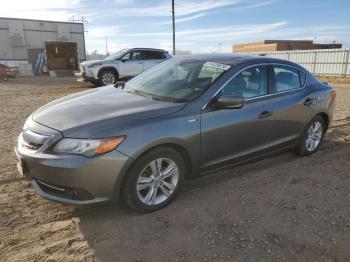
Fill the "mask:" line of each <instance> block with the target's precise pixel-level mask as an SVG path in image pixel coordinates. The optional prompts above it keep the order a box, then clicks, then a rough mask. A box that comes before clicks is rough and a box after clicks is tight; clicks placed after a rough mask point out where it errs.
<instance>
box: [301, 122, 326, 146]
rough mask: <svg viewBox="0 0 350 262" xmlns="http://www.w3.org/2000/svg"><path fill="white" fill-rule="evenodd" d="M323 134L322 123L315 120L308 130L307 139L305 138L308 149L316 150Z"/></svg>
mask: <svg viewBox="0 0 350 262" xmlns="http://www.w3.org/2000/svg"><path fill="white" fill-rule="evenodd" d="M322 135H323V129H322V124H321V123H320V122H319V121H315V122H313V123H312V124H311V126H310V127H309V130H308V131H307V135H306V140H305V147H306V150H307V151H309V152H312V151H314V150H316V148H317V147H318V145H319V144H320V142H321V139H322Z"/></svg>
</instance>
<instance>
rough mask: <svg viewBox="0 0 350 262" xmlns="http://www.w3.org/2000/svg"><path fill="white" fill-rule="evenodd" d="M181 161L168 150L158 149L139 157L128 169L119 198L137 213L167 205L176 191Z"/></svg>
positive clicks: (178, 185)
mask: <svg viewBox="0 0 350 262" xmlns="http://www.w3.org/2000/svg"><path fill="white" fill-rule="evenodd" d="M184 174H185V162H184V160H183V158H182V157H181V155H180V154H179V153H178V152H177V151H175V150H174V149H172V148H167V147H162V148H156V149H154V150H151V151H149V152H148V153H146V154H145V155H143V156H141V157H140V158H139V159H138V160H137V161H136V163H135V164H134V166H133V167H132V168H131V169H130V171H129V173H128V175H127V178H126V181H125V184H124V187H123V196H124V199H125V201H126V203H127V205H128V206H130V207H131V208H133V209H134V210H136V211H138V212H152V211H155V210H158V209H161V208H163V207H165V206H166V205H168V204H169V203H170V202H171V201H172V200H173V199H174V197H175V195H176V193H177V191H178V190H179V188H180V186H181V184H182V181H183V177H184Z"/></svg>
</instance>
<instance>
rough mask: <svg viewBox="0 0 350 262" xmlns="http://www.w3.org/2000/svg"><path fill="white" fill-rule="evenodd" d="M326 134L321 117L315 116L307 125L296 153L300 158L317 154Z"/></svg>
mask: <svg viewBox="0 0 350 262" xmlns="http://www.w3.org/2000/svg"><path fill="white" fill-rule="evenodd" d="M324 134H325V124H324V120H323V118H322V117H321V116H315V117H314V118H313V119H312V120H311V121H310V122H309V124H308V125H307V127H306V129H305V131H304V133H303V134H302V136H301V137H300V141H299V144H298V146H297V148H296V153H297V154H298V155H300V156H306V155H311V154H313V153H315V152H316V151H317V150H318V148H319V146H320V144H321V142H322V139H323V136H324Z"/></svg>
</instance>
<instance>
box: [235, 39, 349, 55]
mask: <svg viewBox="0 0 350 262" xmlns="http://www.w3.org/2000/svg"><path fill="white" fill-rule="evenodd" d="M334 48H342V44H333V43H331V44H317V43H314V42H313V41H312V40H264V41H258V42H251V43H244V44H237V45H233V46H232V52H233V53H247V52H269V51H270V52H272V51H286V50H310V49H334Z"/></svg>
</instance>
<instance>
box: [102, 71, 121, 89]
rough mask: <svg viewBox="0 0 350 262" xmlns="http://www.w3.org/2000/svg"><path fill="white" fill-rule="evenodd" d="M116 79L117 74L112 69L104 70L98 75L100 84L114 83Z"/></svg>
mask: <svg viewBox="0 0 350 262" xmlns="http://www.w3.org/2000/svg"><path fill="white" fill-rule="evenodd" d="M117 81H118V77H117V74H116V73H115V72H114V71H112V70H104V71H102V72H101V74H100V76H99V82H100V85H103V86H108V85H114V84H115V83H117Z"/></svg>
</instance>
